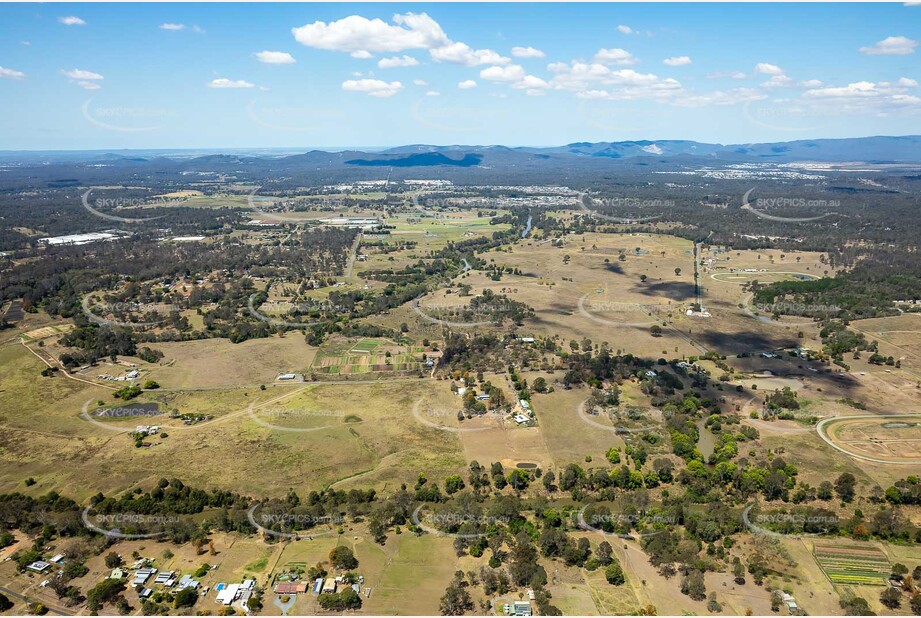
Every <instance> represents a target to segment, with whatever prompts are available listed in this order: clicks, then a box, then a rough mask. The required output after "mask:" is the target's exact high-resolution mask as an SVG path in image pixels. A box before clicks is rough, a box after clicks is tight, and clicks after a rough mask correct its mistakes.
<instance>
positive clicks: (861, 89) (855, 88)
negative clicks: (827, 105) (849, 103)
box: [803, 82, 880, 98]
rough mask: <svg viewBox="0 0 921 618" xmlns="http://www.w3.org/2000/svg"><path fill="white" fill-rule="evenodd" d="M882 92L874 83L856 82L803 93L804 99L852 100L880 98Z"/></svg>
mask: <svg viewBox="0 0 921 618" xmlns="http://www.w3.org/2000/svg"><path fill="white" fill-rule="evenodd" d="M879 94H880V90H879V88H877V85H876V84H874V83H873V82H854V83H851V84H848V85H847V86H830V87H828V88H813V89H812V90H807V91H806V92H805V93H803V96H804V97H812V98H828V97H833V98H838V97H845V98H852V97H875V96H879Z"/></svg>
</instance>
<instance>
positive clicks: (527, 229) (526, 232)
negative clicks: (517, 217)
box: [521, 215, 534, 238]
mask: <svg viewBox="0 0 921 618" xmlns="http://www.w3.org/2000/svg"><path fill="white" fill-rule="evenodd" d="M533 220H534V216H533V215H528V223H527V225H525V228H524V231H523V232H522V233H521V237H522V238H526V237H527V236H528V234H530V233H531V221H533Z"/></svg>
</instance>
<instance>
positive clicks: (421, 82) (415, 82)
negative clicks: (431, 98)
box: [413, 79, 429, 86]
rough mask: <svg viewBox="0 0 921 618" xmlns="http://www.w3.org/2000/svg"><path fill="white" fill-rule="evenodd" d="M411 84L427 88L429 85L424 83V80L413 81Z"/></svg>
mask: <svg viewBox="0 0 921 618" xmlns="http://www.w3.org/2000/svg"><path fill="white" fill-rule="evenodd" d="M413 83H414V84H415V85H417V86H428V85H429V83H428V82H427V81H425V80H424V79H414V80H413Z"/></svg>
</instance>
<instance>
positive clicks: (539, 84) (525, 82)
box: [512, 75, 550, 96]
mask: <svg viewBox="0 0 921 618" xmlns="http://www.w3.org/2000/svg"><path fill="white" fill-rule="evenodd" d="M512 88H516V89H518V90H527V91H528V92H527V94H529V95H531V96H534V94H533V91H535V90H546V89H548V88H550V84H549V83H547V82H546V81H544V80H542V79H541V78H539V77H536V76H534V75H525V76H524V77H522V78H521V79H520V80H518V81H517V82H515V83H514V84H512Z"/></svg>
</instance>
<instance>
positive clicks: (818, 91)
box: [803, 80, 921, 116]
mask: <svg viewBox="0 0 921 618" xmlns="http://www.w3.org/2000/svg"><path fill="white" fill-rule="evenodd" d="M910 82H914V80H905V81H903V80H899V81H898V82H896V83H890V82H868V81H860V82H852V83H850V84H848V85H847V86H828V87H823V88H813V89H810V90H807V91H806V92H804V93H803V100H804V102H807V103H809V104H810V105H812V106H814V107H815V108H816V109H817V110H819V111H818V112H816V113H822V114H826V113H827V114H832V113H834V114H854V113H857V114H867V113H875V114H876V115H878V116H885V115H889V114H890V113H892V112H903V111H904V112H912V113H917V112H919V111H921V97H917V96H915V95H912V94H909V92H908V89H909V88H913V87H915V86H912V85H911V83H910Z"/></svg>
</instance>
